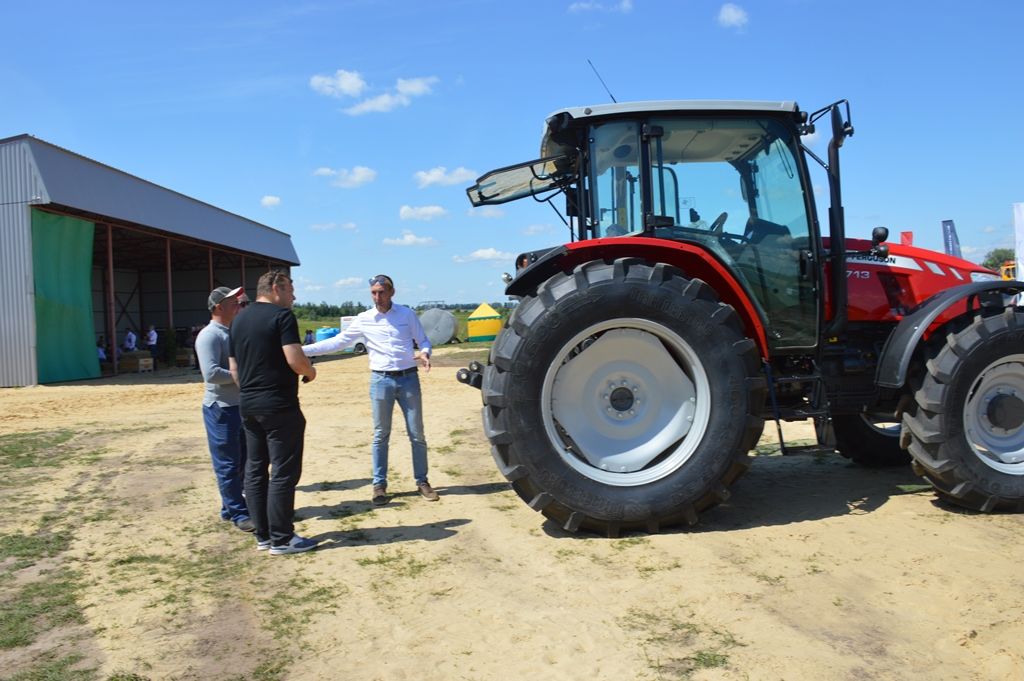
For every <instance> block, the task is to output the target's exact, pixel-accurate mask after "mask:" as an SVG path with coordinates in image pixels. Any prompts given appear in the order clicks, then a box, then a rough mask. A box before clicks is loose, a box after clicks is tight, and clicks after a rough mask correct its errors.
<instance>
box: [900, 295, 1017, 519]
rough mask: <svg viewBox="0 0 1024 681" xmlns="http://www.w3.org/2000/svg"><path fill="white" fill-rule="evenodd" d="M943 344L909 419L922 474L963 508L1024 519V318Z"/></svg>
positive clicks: (980, 324) (982, 319) (977, 327)
mask: <svg viewBox="0 0 1024 681" xmlns="http://www.w3.org/2000/svg"><path fill="white" fill-rule="evenodd" d="M939 338H940V339H942V340H944V341H945V342H942V343H936V344H933V346H932V347H931V348H930V349H929V352H928V358H927V361H926V363H925V370H924V371H923V372H921V375H920V376H919V377H918V378H916V379H915V380H916V385H914V386H913V387H914V388H915V392H914V400H913V403H912V404H911V406H910V408H909V409H908V410H907V411H906V412H904V415H903V436H902V437H903V441H904V444H906V445H907V446H908V449H909V451H910V454H911V456H913V458H914V470H915V471H916V472H917V473H918V474H919V475H922V476H924V477H925V478H926V479H927V480H928V481H929V482H931V483H932V485H933V486H934V487H935V491H936V493H937V494H938V495H939V496H940V497H942V498H944V499H946V500H947V501H950V502H952V503H954V504H957V505H959V506H964V507H966V508H970V509H974V510H978V511H983V512H989V511H999V510H1006V511H1024V312H1019V311H1017V309H1015V308H1013V307H1008V308H1006V309H1005V310H1003V311H1002V312H1001V313H998V314H992V315H988V316H983V315H978V316H976V317H975V318H974V319H973V321H972V322H971V323H969V324H967V325H966V326H965V327H964V328H962V329H961V330H959V331H950V332H949V333H948V334H946V335H945V336H942V335H940V336H939Z"/></svg>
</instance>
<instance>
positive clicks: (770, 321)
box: [588, 117, 819, 350]
mask: <svg viewBox="0 0 1024 681" xmlns="http://www.w3.org/2000/svg"><path fill="white" fill-rule="evenodd" d="M589 140H590V145H589V149H588V157H589V171H590V175H589V178H588V186H589V197H590V201H591V204H592V205H591V211H590V215H591V219H590V229H591V231H592V236H594V237H608V236H621V235H627V234H628V235H641V234H644V235H652V236H655V237H660V238H665V239H672V240H680V241H688V242H692V243H697V244H700V245H701V246H703V247H704V248H706V249H707V250H709V251H711V252H712V253H714V254H715V256H716V257H717V258H718V259H719V260H721V261H722V262H723V263H725V264H726V265H727V266H728V267H729V268H730V269H731V270H732V271H733V272H734V274H735V276H736V278H737V279H738V280H739V281H740V283H741V284H742V285H743V286H744V288H745V289H746V291H747V293H748V295H749V296H750V297H751V299H752V300H753V301H754V303H755V306H756V307H757V308H758V310H759V312H760V313H761V316H762V319H763V321H764V324H765V328H766V329H767V335H768V342H769V345H770V346H771V347H772V349H773V350H784V349H809V348H813V347H814V346H815V345H816V344H817V340H818V322H819V319H818V316H819V304H818V298H817V291H818V290H819V281H818V278H819V275H818V268H817V267H816V262H817V253H818V249H817V243H816V242H817V240H816V239H813V238H811V237H812V231H811V224H812V222H811V219H810V215H809V211H810V210H811V209H810V208H809V206H810V203H809V200H808V199H809V197H808V196H807V194H806V190H805V188H806V186H807V182H806V177H807V175H806V169H805V168H804V166H803V165H802V163H801V161H802V157H800V156H798V153H797V151H796V140H795V131H794V130H793V128H792V126H791V125H787V124H786V123H785V122H783V121H779V120H776V119H773V118H735V117H728V118H725V117H723V118H692V117H679V118H669V117H654V118H651V119H647V120H626V121H624V120H613V121H609V122H606V123H601V124H596V125H594V126H593V127H592V129H591V131H590V136H589Z"/></svg>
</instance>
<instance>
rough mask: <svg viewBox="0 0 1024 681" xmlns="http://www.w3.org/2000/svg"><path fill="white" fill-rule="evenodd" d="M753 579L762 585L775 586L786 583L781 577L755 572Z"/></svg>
mask: <svg viewBox="0 0 1024 681" xmlns="http://www.w3.org/2000/svg"><path fill="white" fill-rule="evenodd" d="M754 579H756V580H757V581H759V582H763V583H764V584H771V585H772V586H777V585H779V584H784V583H785V582H786V578H785V577H784V576H783V575H767V574H765V573H763V572H755V573H754Z"/></svg>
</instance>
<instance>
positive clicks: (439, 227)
mask: <svg viewBox="0 0 1024 681" xmlns="http://www.w3.org/2000/svg"><path fill="white" fill-rule="evenodd" d="M1022 7H1024V3H1019V2H975V3H965V2H944V1H941V0H939V1H932V2H918V1H910V2H874V1H870V2H855V3H837V2H826V1H824V0H771V1H768V0H762V1H758V2H753V1H750V0H740V1H739V2H733V3H722V2H710V1H703V0H693V1H689V2H688V1H684V0H679V1H675V2H670V1H668V0H591V1H580V2H571V1H559V0H546V1H540V0H520V1H518V2H509V1H508V0H502V1H500V2H499V1H491V0H473V1H469V0H452V1H445V0H437V1H435V2H413V1H408V2H406V1H393V2H373V1H370V0H351V1H347V2H346V1H338V2H326V1H324V2H307V3H298V2H297V3H287V4H286V3H271V2H259V1H249V2H235V1H224V2H192V1H191V0H179V1H177V2H174V3H139V2H132V3H128V2H96V3H80V2H47V1H46V0H41V1H40V2H39V3H33V4H31V5H30V4H29V3H23V2H22V3H8V4H7V5H6V6H5V9H4V18H5V30H4V33H5V35H4V39H3V40H2V41H0V92H2V93H3V100H4V103H3V106H0V137H6V136H10V135H16V134H20V133H29V134H32V135H35V136H37V137H40V138H42V139H44V140H47V141H49V142H53V143H55V144H58V145H60V146H63V147H66V148H68V149H71V150H73V151H75V152H78V153H80V154H83V155H85V156H89V157H91V158H94V159H96V160H98V161H100V162H102V163H106V164H108V165H111V166H114V167H116V168H119V169H121V170H124V171H126V172H129V173H132V174H134V175H138V176H140V177H143V178H145V179H147V180H150V181H153V182H156V183H158V184H161V185H163V186H166V187H169V188H171V189H174V190H176V191H179V192H182V193H185V194H188V195H190V196H194V197H196V198H198V199H201V200H203V201H207V202H209V203H211V204H214V205H216V206H219V207H222V208H224V209H226V210H229V211H231V212H234V213H238V214H240V215H244V216H245V217H248V218H251V219H253V220H256V221H259V222H262V223H264V224H267V225H270V226H272V227H275V228H276V229H280V230H281V231H284V232H287V233H289V234H291V236H292V240H293V243H294V244H295V248H296V250H297V252H298V254H299V258H300V260H301V261H302V265H301V267H299V268H297V269H296V270H295V271H294V276H295V279H296V285H297V293H298V298H299V300H300V301H304V302H319V301H321V300H326V301H328V302H341V301H345V300H356V301H360V302H364V303H368V302H369V296H368V295H367V292H366V278H367V277H368V276H370V275H373V274H376V273H378V272H387V273H389V274H391V275H392V276H393V277H394V278H395V280H396V284H397V288H398V294H397V297H396V300H398V301H399V302H403V303H406V304H416V303H419V302H421V301H425V300H444V301H447V302H478V301H485V300H486V301H496V300H502V299H503V296H502V291H503V286H502V284H501V282H500V279H499V277H500V274H501V272H502V271H505V270H508V269H510V268H511V258H512V256H513V255H514V254H515V253H518V252H520V251H523V250H528V249H533V248H540V247H543V246H546V245H554V244H556V243H561V242H562V241H564V240H566V238H567V235H566V230H565V228H564V227H563V226H561V223H560V222H559V220H558V218H557V216H556V215H555V214H554V213H553V212H552V211H551V209H550V208H548V207H547V206H544V205H541V204H536V203H534V202H532V201H520V202H518V203H513V204H506V205H505V206H502V207H500V210H496V209H488V210H482V209H481V210H476V211H471V210H470V208H469V203H468V201H467V200H466V197H465V192H464V189H465V187H466V186H468V185H469V184H472V180H473V179H475V178H476V177H477V176H478V175H480V174H482V173H484V172H486V171H488V170H491V169H493V168H497V167H500V166H504V165H509V164H512V163H516V162H519V161H523V160H527V159H530V158H534V157H536V155H537V153H538V145H539V142H540V134H541V130H542V124H543V121H544V118H545V117H546V116H547V115H548V114H549V113H551V112H552V111H554V110H556V109H560V108H563V107H566V106H577V105H585V104H595V103H603V102H607V101H608V96H607V94H606V93H605V91H604V88H603V87H602V85H601V83H600V82H599V81H598V80H597V78H596V77H595V76H594V74H593V72H592V71H591V69H590V66H589V65H588V64H587V61H586V60H587V59H588V58H589V59H591V60H592V61H593V62H594V64H595V65H596V66H597V68H598V69H599V70H600V72H601V75H602V77H603V78H604V81H605V82H606V83H607V84H608V86H609V88H610V89H611V91H612V93H613V94H614V95H615V97H616V98H617V99H618V100H619V101H620V102H622V101H628V100H650V99H763V100H796V101H797V102H799V103H800V105H801V106H802V107H803V108H804V109H808V110H814V109H816V108H819V107H821V106H824V105H825V104H828V103H829V102H832V101H834V100H836V99H841V98H847V99H849V100H850V101H851V105H852V112H853V124H854V126H855V128H856V133H855V135H854V137H853V138H851V139H850V140H849V141H848V142H847V144H846V146H845V147H844V150H843V151H844V155H843V165H842V167H843V174H844V204H845V206H846V212H847V229H848V233H850V234H851V235H854V236H867V235H868V234H869V233H870V230H871V228H872V227H873V226H875V225H885V226H887V227H889V228H890V231H891V233H892V235H893V236H892V238H893V239H894V240H895V239H898V233H899V232H900V231H904V230H912V231H913V232H914V235H915V243H916V244H917V245H920V246H924V247H927V248H934V249H941V248H942V245H941V244H942V242H941V230H940V223H941V221H942V220H944V219H953V220H955V221H956V225H957V230H958V232H959V236H960V241H961V245H962V247H963V251H964V255H965V257H967V258H968V259H973V260H980V259H982V258H983V257H984V255H985V254H986V253H987V252H988V251H989V250H991V249H992V248H996V247H1012V245H1013V241H1014V239H1013V214H1012V203H1014V202H1020V201H1024V170H1022V168H1021V165H1020V164H1021V158H1022V157H1024V153H1022V152H1024V127H1022V116H1024V94H1022V93H1024V87H1022V74H1024V53H1022V51H1021V48H1020V41H1021V39H1020V31H1021V26H1024V9H1022ZM812 148H813V149H814V150H815V151H816V152H817V153H819V155H824V140H822V141H818V142H812ZM816 181H817V182H818V183H819V184H820V185H821V186H822V188H823V185H824V180H823V178H822V177H820V176H819V177H818V178H817V180H816ZM818 207H819V212H820V213H821V214H822V215H823V216H824V211H825V210H826V208H827V192H825V191H822V192H820V193H819V194H818Z"/></svg>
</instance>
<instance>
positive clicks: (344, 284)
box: [334, 277, 363, 288]
mask: <svg viewBox="0 0 1024 681" xmlns="http://www.w3.org/2000/svg"><path fill="white" fill-rule="evenodd" d="M361 283H363V278H362V277H345V278H344V279H339V280H338V281H336V282H334V288H352V287H354V286H358V285H359V284H361Z"/></svg>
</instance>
